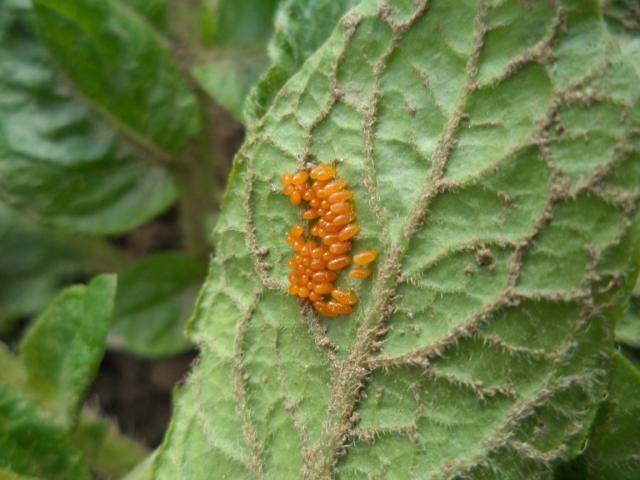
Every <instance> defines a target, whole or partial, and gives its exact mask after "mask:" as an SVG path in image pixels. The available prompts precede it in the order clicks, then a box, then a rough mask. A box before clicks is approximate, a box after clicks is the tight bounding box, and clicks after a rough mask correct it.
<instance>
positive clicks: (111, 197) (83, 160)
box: [0, 0, 175, 235]
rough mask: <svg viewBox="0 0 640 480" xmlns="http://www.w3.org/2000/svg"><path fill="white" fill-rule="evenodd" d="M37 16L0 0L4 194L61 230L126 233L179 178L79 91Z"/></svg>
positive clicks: (26, 4) (166, 200)
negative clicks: (53, 54) (47, 45)
mask: <svg viewBox="0 0 640 480" xmlns="http://www.w3.org/2000/svg"><path fill="white" fill-rule="evenodd" d="M33 16H34V15H33V8H32V6H31V2H30V1H29V0H0V198H2V200H3V201H7V202H8V203H10V204H11V205H13V206H14V207H16V208H17V209H19V210H20V211H21V212H24V213H26V214H28V216H29V217H30V218H35V219H37V220H39V221H43V222H46V223H48V224H53V225H54V226H55V227H58V228H61V229H63V230H69V231H72V232H81V233H88V234H97V235H101V234H114V233H122V232H126V231H128V230H129V229H131V228H133V227H136V226H138V225H140V224H141V223H144V222H146V221H148V220H150V219H151V218H153V217H154V216H156V215H157V214H158V213H160V212H161V211H162V210H164V209H166V208H167V207H168V206H169V205H170V204H171V203H172V202H173V201H174V199H175V188H174V185H173V182H172V180H171V178H170V176H169V174H168V173H167V171H166V170H165V169H164V168H163V167H161V166H160V165H158V164H156V163H152V162H150V161H149V160H148V158H146V157H147V156H148V155H147V154H140V152H138V151H134V149H133V148H132V146H131V144H130V142H126V141H124V139H123V137H122V136H121V135H116V134H115V133H114V131H113V130H112V129H111V128H110V127H109V126H108V125H106V124H105V123H104V122H100V121H99V118H96V117H97V115H95V114H92V113H91V111H90V110H88V109H87V108H86V106H85V105H83V103H82V102H81V101H80V100H79V99H77V98H75V97H76V94H75V92H74V91H72V90H71V89H70V88H69V86H68V84H67V83H66V82H64V81H62V79H61V78H60V76H59V75H58V74H57V71H56V69H55V68H54V67H53V65H52V62H51V60H50V59H49V57H48V55H47V53H46V52H45V50H44V48H43V47H42V46H41V44H40V42H39V40H38V39H37V38H36V35H35V31H34V30H35V28H34V25H33V24H34V21H33V20H34V19H33ZM70 42H71V41H70ZM71 43H73V42H71ZM69 58H70V59H71V60H72V61H75V62H77V63H76V65H80V62H79V61H78V60H77V59H75V58H74V57H73V55H70V57H69ZM94 63H95V62H85V63H82V65H84V66H87V65H92V66H93V65H94ZM78 68H80V67H78ZM92 68H93V67H92ZM87 72H93V73H91V75H97V74H95V72H94V71H93V70H87ZM131 108H134V105H131ZM1 220H2V219H0V221H1Z"/></svg>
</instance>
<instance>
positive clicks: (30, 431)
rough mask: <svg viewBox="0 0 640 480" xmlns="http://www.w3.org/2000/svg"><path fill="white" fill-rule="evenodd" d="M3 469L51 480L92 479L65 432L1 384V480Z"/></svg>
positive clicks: (34, 406)
mask: <svg viewBox="0 0 640 480" xmlns="http://www.w3.org/2000/svg"><path fill="white" fill-rule="evenodd" d="M2 469H5V470H8V471H10V472H14V473H16V474H18V475H23V476H34V477H36V478H46V479H51V480H68V479H70V478H73V479H78V480H84V479H87V480H88V479H89V478H91V477H90V475H89V470H88V468H87V466H86V465H85V464H84V462H83V460H82V453H81V452H80V450H78V449H76V448H75V447H74V446H73V444H72V443H71V442H70V440H69V439H68V437H67V435H66V433H65V431H64V430H63V429H62V428H61V427H59V426H56V425H52V424H51V423H50V422H49V421H48V419H47V418H45V417H44V416H42V414H41V413H40V412H39V411H38V409H37V407H36V405H35V404H34V403H33V402H32V401H31V400H29V399H28V398H26V397H23V396H21V395H19V394H18V393H17V392H15V391H14V390H12V389H11V388H9V387H7V386H6V385H3V384H2V383H0V478H2V477H1V475H2V473H1V472H2ZM8 478H11V477H8ZM18 478H20V477H18Z"/></svg>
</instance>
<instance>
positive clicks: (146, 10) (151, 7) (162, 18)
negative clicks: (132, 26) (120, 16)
mask: <svg viewBox="0 0 640 480" xmlns="http://www.w3.org/2000/svg"><path fill="white" fill-rule="evenodd" d="M114 1H117V2H119V3H120V5H121V6H128V7H130V8H133V9H134V10H136V11H137V12H138V13H139V14H140V15H142V16H143V17H145V18H146V19H147V20H149V21H150V22H151V23H152V24H153V25H155V26H156V27H159V28H162V27H163V26H164V24H165V22H166V20H167V0H114Z"/></svg>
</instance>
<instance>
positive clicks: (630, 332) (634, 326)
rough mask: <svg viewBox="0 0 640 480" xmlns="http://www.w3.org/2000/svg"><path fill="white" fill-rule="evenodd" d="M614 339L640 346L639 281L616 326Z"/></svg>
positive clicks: (631, 345) (636, 346)
mask: <svg viewBox="0 0 640 480" xmlns="http://www.w3.org/2000/svg"><path fill="white" fill-rule="evenodd" d="M616 340H617V341H618V342H620V343H624V344H625V345H628V346H630V347H635V348H640V283H639V284H637V285H636V289H635V290H634V292H633V295H632V296H631V299H630V300H629V306H628V307H627V309H626V310H625V312H624V313H623V314H622V316H621V318H620V320H619V321H618V325H617V326H616Z"/></svg>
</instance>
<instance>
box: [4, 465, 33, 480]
mask: <svg viewBox="0 0 640 480" xmlns="http://www.w3.org/2000/svg"><path fill="white" fill-rule="evenodd" d="M0 480H36V478H35V477H25V476H24V475H18V474H17V473H14V472H10V471H9V470H5V469H4V468H0Z"/></svg>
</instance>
